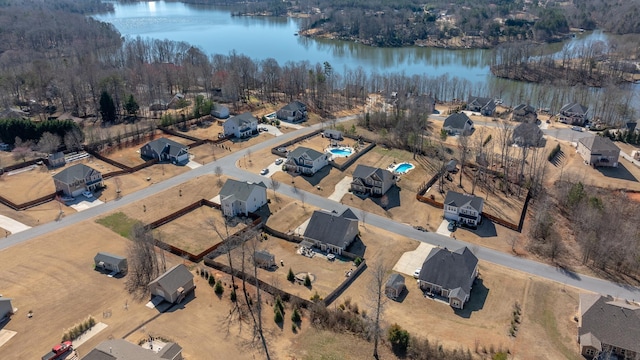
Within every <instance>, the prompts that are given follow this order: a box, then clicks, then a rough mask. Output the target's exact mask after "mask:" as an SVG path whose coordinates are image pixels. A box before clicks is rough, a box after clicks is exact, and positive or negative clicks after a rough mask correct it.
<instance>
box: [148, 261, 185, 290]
mask: <svg viewBox="0 0 640 360" xmlns="http://www.w3.org/2000/svg"><path fill="white" fill-rule="evenodd" d="M191 279H193V274H192V273H191V272H190V271H189V269H187V267H186V266H184V265H183V264H178V265H176V266H174V267H172V268H171V269H169V270H167V272H165V273H164V274H162V275H160V276H159V277H158V278H157V279H155V280H153V281H152V282H150V283H149V285H151V284H154V283H157V284H159V285H160V286H161V287H162V288H163V289H165V290H166V291H169V292H174V291H176V290H178V288H179V287H181V286H184V284H186V283H187V282H188V281H189V280H191Z"/></svg>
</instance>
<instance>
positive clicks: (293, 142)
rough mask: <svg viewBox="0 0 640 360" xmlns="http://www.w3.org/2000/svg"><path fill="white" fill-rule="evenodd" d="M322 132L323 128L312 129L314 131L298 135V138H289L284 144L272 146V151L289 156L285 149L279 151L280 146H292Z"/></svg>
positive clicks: (275, 153)
mask: <svg viewBox="0 0 640 360" xmlns="http://www.w3.org/2000/svg"><path fill="white" fill-rule="evenodd" d="M321 132H322V130H320V129H318V130H315V131H312V132H310V133H308V134H306V135H302V136H298V137H297V138H295V139H293V140H289V141H287V142H285V143H282V144H280V145H277V146H276V147H274V148H272V149H271V153H272V154H274V155H278V156H281V157H285V158H286V157H287V153H286V152H283V151H279V150H278V149H279V148H286V147H287V146H291V145H293V144H295V143H297V142H300V141H302V140H304V139H308V138H310V137H313V136H316V135H318V134H319V133H321Z"/></svg>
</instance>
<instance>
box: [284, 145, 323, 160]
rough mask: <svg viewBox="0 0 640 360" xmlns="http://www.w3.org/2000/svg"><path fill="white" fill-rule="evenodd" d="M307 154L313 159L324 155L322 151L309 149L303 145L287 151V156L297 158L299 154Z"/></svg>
mask: <svg viewBox="0 0 640 360" xmlns="http://www.w3.org/2000/svg"><path fill="white" fill-rule="evenodd" d="M305 153H306V154H307V155H308V156H309V157H310V158H311V160H315V159H317V158H319V157H321V156H324V154H323V153H321V152H319V151H317V150H313V149H309V148H307V147H304V146H298V147H297V148H295V149H294V150H293V151H292V152H290V153H289V155H288V157H292V158H294V159H297V158H299V157H300V156H302V155H304V154H305Z"/></svg>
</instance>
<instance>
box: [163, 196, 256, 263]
mask: <svg viewBox="0 0 640 360" xmlns="http://www.w3.org/2000/svg"><path fill="white" fill-rule="evenodd" d="M212 223H213V225H212ZM224 223H225V222H224V217H223V215H222V212H221V211H220V210H218V209H215V208H210V207H208V206H201V207H199V208H197V209H196V210H194V211H192V212H190V213H188V214H186V215H184V216H181V217H179V218H177V219H176V220H173V221H171V222H169V223H168V224H165V225H162V226H160V227H159V228H157V229H155V232H156V233H157V234H158V235H157V236H159V237H158V238H161V239H162V241H164V242H166V243H167V244H170V245H173V246H175V247H177V248H179V249H182V250H186V251H188V252H190V253H191V254H199V253H201V252H202V251H204V250H206V249H208V248H210V247H211V246H213V245H215V244H218V243H220V242H222V239H220V237H219V236H218V234H217V233H216V232H215V230H214V229H213V226H215V228H216V229H218V231H220V234H222V235H223V236H226V230H225V224H224ZM244 227H245V224H244V223H242V222H228V231H229V234H233V233H235V232H236V231H238V230H240V229H242V228H244Z"/></svg>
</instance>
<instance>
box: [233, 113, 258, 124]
mask: <svg viewBox="0 0 640 360" xmlns="http://www.w3.org/2000/svg"><path fill="white" fill-rule="evenodd" d="M227 121H231V122H232V123H235V124H236V126H240V125H244V124H247V123H251V122H254V121H258V120H256V118H255V117H254V116H253V114H252V113H250V112H249V111H247V112H244V113H242V114H240V115H236V116H234V117H231V118H229V119H228V120H227Z"/></svg>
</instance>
